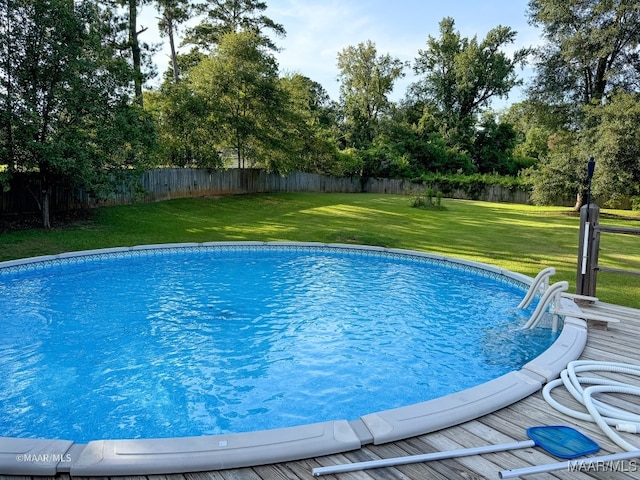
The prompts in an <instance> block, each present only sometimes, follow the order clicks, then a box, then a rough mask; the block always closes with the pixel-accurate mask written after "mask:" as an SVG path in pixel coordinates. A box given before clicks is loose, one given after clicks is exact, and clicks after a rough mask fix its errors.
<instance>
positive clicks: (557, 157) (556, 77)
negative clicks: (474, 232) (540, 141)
mask: <svg viewBox="0 0 640 480" xmlns="http://www.w3.org/2000/svg"><path fill="white" fill-rule="evenodd" d="M528 14H529V18H530V21H531V23H532V24H534V25H536V26H539V27H542V30H543V34H544V37H545V39H546V40H547V44H546V45H544V46H543V47H541V48H539V49H538V50H537V51H536V67H537V73H536V77H535V79H534V82H533V84H532V86H531V87H530V89H529V97H530V101H531V102H532V103H533V104H535V105H537V108H538V109H539V111H541V112H543V113H542V115H540V117H539V118H541V119H543V120H544V126H545V127H547V128H550V129H551V130H553V131H554V132H555V133H554V136H555V137H556V138H562V139H564V140H563V141H562V142H553V144H552V146H551V148H550V149H549V152H548V154H547V156H546V158H543V163H542V164H541V169H540V171H539V172H537V173H536V174H535V175H534V176H533V178H534V180H535V183H534V189H537V190H544V189H545V185H555V188H557V190H556V193H561V194H563V195H570V194H573V195H576V204H575V209H576V210H577V209H579V208H580V207H581V206H582V205H583V204H584V202H585V200H586V189H587V178H586V175H584V174H583V173H582V172H583V171H584V169H585V168H586V167H585V166H584V164H585V162H586V159H588V158H589V157H590V156H592V155H594V151H593V148H594V141H593V135H596V134H602V133H604V132H603V131H600V130H599V127H598V125H599V122H601V121H602V120H603V118H607V117H606V115H605V116H604V117H603V116H602V115H601V114H600V113H597V112H599V110H600V109H601V108H603V106H605V110H608V111H610V109H609V108H608V107H609V105H610V101H611V98H610V97H611V96H612V94H613V92H616V91H627V92H633V91H637V90H638V85H640V51H639V47H638V46H639V44H640V8H639V7H638V2H637V0H606V1H595V0H572V1H569V2H567V1H564V0H532V1H530V2H529V11H528ZM567 144H571V145H572V148H571V149H568V148H566V145H567ZM614 157H615V156H614ZM562 162H565V163H566V165H562ZM550 165H553V166H554V168H549V166H550ZM562 175H566V176H567V177H564V178H562V177H559V178H558V176H562ZM569 175H570V176H571V177H570V178H569V177H568V176H569ZM601 178H602V179H604V178H608V179H609V180H612V177H607V176H605V177H601ZM614 183H615V184H616V185H618V187H621V185H620V183H619V182H614ZM623 190H629V189H628V188H626V187H625V188H624V189H623Z"/></svg>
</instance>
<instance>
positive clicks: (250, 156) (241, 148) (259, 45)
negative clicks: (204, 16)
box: [189, 31, 284, 168]
mask: <svg viewBox="0 0 640 480" xmlns="http://www.w3.org/2000/svg"><path fill="white" fill-rule="evenodd" d="M189 82H190V87H191V88H192V89H193V92H194V94H195V95H199V96H200V97H201V98H203V99H204V101H205V102H206V108H207V110H208V115H209V116H210V118H211V119H212V121H213V122H215V127H213V126H212V128H216V129H217V131H218V133H219V135H220V140H221V144H220V149H221V150H229V149H230V150H231V151H233V153H234V154H235V155H236V159H237V164H238V167H239V168H243V167H245V166H247V165H248V164H253V163H255V162H263V164H264V165H266V166H271V164H270V163H269V162H270V156H269V155H267V154H266V152H268V151H273V150H278V151H280V152H282V151H284V150H283V149H282V148H280V145H279V143H278V142H279V139H280V136H279V134H278V126H279V122H280V119H281V118H282V115H281V112H282V109H283V106H284V98H283V95H282V92H281V90H280V89H279V88H278V65H277V62H276V60H275V58H274V57H273V55H271V54H270V53H268V52H267V51H266V50H265V48H264V47H263V41H262V39H261V38H260V37H259V36H258V35H256V34H255V33H253V32H248V31H246V32H240V33H230V34H227V35H224V36H223V37H222V38H221V39H220V43H219V45H218V48H217V49H216V51H215V53H214V54H213V55H212V56H210V57H207V58H205V59H204V60H202V61H201V62H200V63H199V64H198V65H197V66H196V67H195V68H194V69H192V70H191V72H190V73H189Z"/></svg>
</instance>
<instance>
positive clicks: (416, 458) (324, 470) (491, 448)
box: [313, 440, 536, 477]
mask: <svg viewBox="0 0 640 480" xmlns="http://www.w3.org/2000/svg"><path fill="white" fill-rule="evenodd" d="M535 446H536V443H535V442H534V441H533V440H525V441H523V442H513V443H503V444H501V445H487V446H484V447H473V448H464V449H460V450H450V451H447V452H434V453H425V454H422V455H410V456H407V457H395V458H384V459H381V460H370V461H368V462H357V463H350V464H344V465H331V466H329V467H318V468H314V469H313V475H314V476H316V477H317V476H320V475H329V474H332V473H344V472H354V471H356V470H367V469H371V468H381V467H394V466H397V465H407V464H409V463H420V462H431V461H434V460H445V459H447V458H457V457H466V456H469V455H481V454H483V453H494V452H504V451H506V450H516V449H519V448H529V447H535Z"/></svg>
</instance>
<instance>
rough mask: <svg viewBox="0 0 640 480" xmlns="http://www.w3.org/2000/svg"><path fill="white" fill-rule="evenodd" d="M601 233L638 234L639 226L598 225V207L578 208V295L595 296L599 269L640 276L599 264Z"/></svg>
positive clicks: (592, 205) (639, 273)
mask: <svg viewBox="0 0 640 480" xmlns="http://www.w3.org/2000/svg"><path fill="white" fill-rule="evenodd" d="M602 233H613V234H622V235H640V228H628V227H615V226H608V225H600V207H598V206H597V205H595V204H593V203H592V204H590V205H584V206H583V207H582V208H581V209H580V239H579V242H578V269H577V274H576V293H577V294H579V295H586V296H590V297H595V295H596V285H597V278H598V272H599V271H600V272H613V273H619V274H624V275H634V276H639V277H640V271H637V270H625V269H622V268H613V267H607V266H604V265H600V264H599V254H600V236H601V234H602Z"/></svg>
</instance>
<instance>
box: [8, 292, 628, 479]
mask: <svg viewBox="0 0 640 480" xmlns="http://www.w3.org/2000/svg"><path fill="white" fill-rule="evenodd" d="M581 308H582V309H583V310H585V311H588V312H591V313H599V314H601V315H606V316H610V317H614V318H617V319H619V320H620V323H615V324H610V325H609V326H608V328H607V329H606V330H605V329H601V328H593V327H592V328H590V329H589V336H588V340H587V345H586V347H585V349H584V352H583V354H582V357H581V358H582V359H586V360H597V361H611V362H620V363H631V364H639V363H640V350H639V349H638V346H639V345H640V310H634V309H629V308H625V307H617V306H615V305H610V304H603V303H600V302H597V303H595V304H593V305H588V306H581ZM638 384H640V381H639V382H638ZM553 395H554V397H555V398H557V399H558V400H560V401H561V402H562V403H564V404H566V405H568V406H572V405H573V406H574V407H577V406H578V403H577V402H576V401H575V400H573V399H572V398H571V396H570V395H569V394H568V393H567V392H566V391H564V389H556V390H554V392H553ZM614 397H615V396H614ZM613 402H615V403H617V404H620V405H621V406H623V407H625V408H629V409H630V410H632V411H634V412H636V413H640V401H638V399H637V397H631V396H617V397H616V398H614V399H613ZM534 425H568V426H573V427H575V428H577V429H579V430H580V431H582V432H583V433H585V434H586V435H588V436H589V437H591V438H593V439H594V440H595V441H596V442H598V443H599V444H600V446H601V448H602V450H601V451H600V453H599V454H608V453H618V452H620V451H621V449H620V448H619V447H618V446H617V445H615V444H614V443H613V442H612V441H611V440H610V439H609V438H607V437H606V436H605V435H604V434H603V433H602V431H601V430H600V429H599V427H598V426H597V425H595V424H594V423H590V422H586V421H581V420H576V419H573V418H570V417H568V416H566V415H564V414H562V413H560V412H557V411H555V410H554V409H552V408H551V407H550V406H549V405H548V404H547V403H546V401H545V400H544V399H543V397H542V394H541V392H538V393H536V394H534V395H531V396H530V397H528V398H526V399H524V400H521V401H519V402H516V403H515V404H513V405H511V406H508V407H506V408H503V409H501V410H498V411H497V412H494V413H491V414H488V415H485V416H483V417H480V418H478V419H476V420H471V421H469V422H465V423H463V424H460V425H457V426H454V427H451V428H447V429H444V430H441V431H438V432H433V433H430V434H427V435H421V436H418V437H413V438H410V439H406V440H402V441H398V442H393V443H389V444H384V445H367V446H365V447H363V448H361V449H359V450H356V451H352V452H346V453H341V454H335V455H330V456H326V457H320V458H311V459H306V460H300V461H296V462H287V463H279V464H274V465H264V466H258V467H252V468H239V469H230V470H221V471H217V472H200V473H189V474H179V475H149V476H147V477H144V476H142V477H140V476H136V477H120V478H122V479H123V480H297V479H313V478H324V479H327V480H418V479H420V480H422V479H426V478H429V479H436V480H449V479H457V478H460V479H467V480H476V479H478V480H480V479H498V478H499V475H498V473H499V471H501V470H505V469H514V468H522V467H526V466H533V465H540V464H546V463H554V462H557V461H558V459H556V458H555V457H552V456H551V455H549V454H547V453H546V452H545V451H544V450H543V449H541V448H525V449H518V450H513V451H509V452H498V453H491V454H485V455H474V456H469V457H463V458H458V459H450V460H441V461H437V462H429V463H416V464H410V465H403V466H397V467H386V468H379V469H374V470H366V471H357V472H348V473H340V474H335V475H325V476H322V477H313V476H312V474H311V471H312V469H313V468H315V467H320V466H328V465H334V464H343V463H352V462H360V461H367V460H374V459H379V458H389V457H398V456H405V455H416V454H423V453H429V452H435V451H445V450H454V449H459V448H470V447H476V446H483V445H494V444H500V443H507V442H514V441H522V440H527V439H528V438H527V436H526V433H525V431H526V429H527V428H528V427H530V426H534ZM629 441H631V442H632V443H634V444H638V445H640V436H638V438H630V439H629ZM635 465H637V469H638V471H612V470H611V469H609V470H607V471H602V470H600V471H582V472H569V471H557V472H553V473H545V474H537V475H535V476H531V477H524V478H531V479H532V480H547V479H567V480H581V479H584V480H588V479H604V478H606V479H613V480H631V479H635V478H638V477H640V458H638V460H637V463H636V464H635ZM620 467H624V468H626V469H627V470H631V469H632V468H634V467H635V466H634V464H633V463H631V462H626V464H623V465H621V466H620ZM90 478H91V479H92V480H99V478H96V477H90ZM41 479H47V480H50V478H49V477H22V476H20V477H19V476H0V480H41ZM85 479H86V480H89V478H87V477H73V480H85ZM56 480H70V477H69V475H68V474H60V475H58V476H57V477H56Z"/></svg>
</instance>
